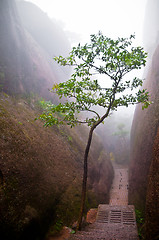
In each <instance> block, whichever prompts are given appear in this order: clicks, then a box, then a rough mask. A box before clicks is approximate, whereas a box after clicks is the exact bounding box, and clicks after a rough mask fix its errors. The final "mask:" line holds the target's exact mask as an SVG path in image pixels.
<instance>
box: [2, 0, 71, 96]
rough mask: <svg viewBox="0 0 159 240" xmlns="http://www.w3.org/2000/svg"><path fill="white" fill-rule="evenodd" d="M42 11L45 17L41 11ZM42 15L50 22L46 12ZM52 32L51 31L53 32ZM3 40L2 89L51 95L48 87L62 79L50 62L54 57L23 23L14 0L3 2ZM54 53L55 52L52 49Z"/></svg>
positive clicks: (14, 92)
mask: <svg viewBox="0 0 159 240" xmlns="http://www.w3.org/2000/svg"><path fill="white" fill-rule="evenodd" d="M35 8H36V7H35ZM39 11H40V10H39ZM26 12H27V11H26ZM40 13H41V14H42V16H43V13H42V11H40ZM43 18H44V19H45V22H46V23H47V20H48V17H47V16H46V15H45V17H44V16H43ZM48 21H49V20H48ZM50 21H51V20H50ZM39 27H40V25H39ZM44 27H45V26H44ZM50 28H51V27H50ZM50 28H49V29H48V30H50ZM54 28H55V27H54V25H52V29H54ZM43 31H44V29H41V34H44V35H45V34H46V32H47V28H46V30H45V32H43ZM52 31H53V30H52ZM54 32H55V33H56V32H57V31H54ZM48 34H49V33H47V35H48ZM51 34H52V32H50V35H51ZM55 36H56V35H55ZM46 39H47V38H46ZM55 39H58V37H57V38H56V37H55ZM47 41H48V40H46V42H47ZM56 41H57V40H55V41H53V42H52V45H54V42H55V45H56ZM63 42H64V43H65V42H67V40H65V38H63ZM0 43H1V44H0V55H1V58H0V88H1V90H3V91H5V92H8V93H11V94H24V93H25V94H26V93H27V94H29V93H30V92H33V93H38V94H39V95H40V96H43V97H47V98H48V96H49V91H48V89H50V88H51V87H52V85H53V82H55V81H57V82H58V81H59V79H58V74H57V73H56V71H55V69H53V67H52V66H53V65H51V64H52V61H53V60H52V59H51V58H50V57H49V55H48V53H47V51H45V49H44V48H43V47H42V46H40V44H39V43H38V42H37V41H36V38H33V35H31V34H30V33H29V32H28V31H27V29H26V28H25V27H24V24H22V23H21V19H20V17H19V14H18V11H17V7H16V3H15V1H14V0H11V1H9V0H2V1H1V2H0ZM65 45H66V44H65ZM48 51H49V50H48ZM65 51H67V49H66V50H65ZM57 52H58V51H56V53H57ZM59 53H60V51H59ZM51 54H52V55H53V54H54V53H52V52H51ZM52 57H53V56H52Z"/></svg>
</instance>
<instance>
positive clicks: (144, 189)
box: [129, 1, 159, 240]
mask: <svg viewBox="0 0 159 240" xmlns="http://www.w3.org/2000/svg"><path fill="white" fill-rule="evenodd" d="M153 4H154V5H155V4H156V5H155V6H156V8H157V9H158V11H159V5H158V3H157V1H154V2H152V1H148V6H149V9H152V6H151V5H153ZM150 6H151V8H150ZM157 6H158V7H157ZM157 9H155V10H156V11H157ZM150 15H151V16H152V15H153V14H152V12H151V14H150ZM153 18H155V16H153ZM149 20H150V22H151V19H150V18H149ZM147 21H148V19H147ZM155 23H156V24H157V23H158V22H155ZM156 26H158V25H156ZM146 27H147V25H146ZM152 27H155V26H154V25H152ZM147 31H148V30H147ZM153 31H155V30H154V29H153ZM150 32H151V29H150ZM156 37H157V36H156ZM149 40H150V39H149ZM145 41H146V40H145ZM157 41H158V39H157V38H156V41H155V39H152V42H151V43H152V48H153V47H154V46H153V43H155V44H156V43H157ZM151 53H152V52H151ZM144 88H147V89H148V90H149V92H150V94H151V100H152V101H153V104H152V105H151V106H149V108H148V109H146V110H144V111H142V110H141V106H138V107H137V108H136V111H135V115H134V121H133V125H132V131H131V153H130V171H129V185H130V186H129V202H130V203H133V204H135V206H136V208H137V209H139V210H140V211H142V212H143V213H145V236H146V240H149V239H151V240H153V239H159V228H158V216H159V184H158V183H159V155H158V153H159V92H158V89H159V45H158V46H157V47H156V49H155V51H154V53H153V56H152V59H149V67H148V70H147V75H146V82H145V84H144Z"/></svg>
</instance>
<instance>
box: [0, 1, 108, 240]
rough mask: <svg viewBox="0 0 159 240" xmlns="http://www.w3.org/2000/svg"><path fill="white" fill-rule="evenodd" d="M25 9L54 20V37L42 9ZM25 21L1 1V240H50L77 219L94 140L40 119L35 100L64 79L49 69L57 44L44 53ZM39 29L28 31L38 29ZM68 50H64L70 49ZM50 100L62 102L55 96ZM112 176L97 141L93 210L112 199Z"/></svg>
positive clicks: (93, 154)
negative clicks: (86, 155)
mask: <svg viewBox="0 0 159 240" xmlns="http://www.w3.org/2000/svg"><path fill="white" fill-rule="evenodd" d="M24 4H25V3H24ZM26 4H27V3H26ZM28 4H29V3H28ZM26 6H29V11H30V12H31V9H32V10H33V13H34V14H35V13H36V14H37V13H38V14H39V15H40V14H42V17H43V22H45V24H46V22H47V23H48V22H49V31H50V29H52V25H51V22H50V21H49V20H48V17H47V16H46V15H44V14H43V13H42V12H41V10H39V9H38V8H37V7H35V6H33V5H32V4H31V5H26ZM32 6H33V8H32ZM23 7H24V6H23ZM21 8H22V6H21ZM19 9H20V7H19ZM19 11H20V10H19ZM21 11H22V10H21ZM23 11H24V12H25V10H24V9H23ZM26 13H27V11H26ZM27 17H28V15H27ZM21 18H22V17H21ZM44 19H45V21H44ZM25 23H26V22H25V19H23V23H22V22H21V20H20V18H19V15H18V11H17V8H16V4H15V2H14V1H13V0H2V1H0V88H1V89H0V90H1V93H0V146H1V147H0V239H3V240H7V239H15V240H17V239H21V240H25V239H27V240H32V239H33V240H35V239H44V235H45V233H46V231H47V230H48V228H49V227H50V226H51V225H53V226H54V228H53V230H56V229H57V228H59V225H60V226H61V225H62V224H71V223H73V222H74V221H75V220H76V219H77V215H78V212H79V205H80V192H81V182H82V169H83V152H84V148H85V142H86V140H87V134H88V129H87V128H83V127H82V126H80V127H78V128H75V129H70V128H67V127H57V126H55V127H52V128H48V129H46V128H44V127H43V125H42V123H41V122H40V121H34V119H35V117H37V116H38V115H39V114H40V112H41V105H40V101H39V98H38V97H37V95H36V94H38V96H40V97H47V98H51V96H49V95H48V88H51V87H52V84H53V83H54V82H55V81H56V82H57V81H59V80H61V78H60V77H59V76H61V75H59V72H60V70H57V72H56V68H55V65H54V66H53V68H52V66H51V65H50V63H49V62H51V61H50V59H51V55H52V53H51V54H50V55H49V49H50V48H51V46H50V48H49V49H46V46H47V44H46V42H47V41H46V40H45V41H46V42H45V41H44V38H43V37H42V38H41V39H40V40H39V41H38V37H37V36H38V34H39V32H37V33H36V35H35V36H34V35H33V33H32V32H31V29H30V28H29V27H27V26H26V25H25ZM34 24H35V25H33V26H30V27H34V29H36V28H37V25H36V23H34ZM46 25H47V24H46ZM46 25H45V26H46ZM45 26H44V28H45ZM44 28H43V29H42V31H44ZM53 28H54V27H53ZM51 31H52V30H51ZM60 34H62V33H61V30H60ZM63 34H64V33H63ZM47 36H49V35H47ZM50 36H52V33H50ZM60 36H61V35H60ZM62 36H64V35H62ZM58 38H59V35H58V31H54V37H51V39H52V40H51V41H52V44H53V45H54V44H55V46H56V47H55V46H54V47H52V50H53V49H54V48H56V49H57V42H58ZM64 42H65V43H66V45H67V40H66V39H64V37H62V39H61V40H60V44H62V43H64ZM64 45H65V44H63V46H62V47H61V49H63V51H67V49H65V47H64ZM66 45H65V46H66ZM56 53H57V52H56ZM10 95H14V96H10ZM24 95H25V97H24ZM52 101H54V102H55V101H57V100H56V99H55V98H52ZM112 178H113V169H112V165H111V163H110V161H109V157H108V156H107V154H106V153H105V151H104V149H103V146H102V143H101V141H100V139H99V137H98V136H97V135H96V136H94V139H93V142H92V148H91V152H90V156H89V179H88V182H89V184H88V195H87V196H88V201H87V209H89V208H90V207H93V206H94V207H95V206H97V204H98V202H103V203H104V202H107V201H108V198H109V189H110V185H111V181H112ZM87 209H86V210H87ZM51 231H52V228H51Z"/></svg>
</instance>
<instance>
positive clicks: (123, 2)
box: [27, 0, 147, 45]
mask: <svg viewBox="0 0 159 240" xmlns="http://www.w3.org/2000/svg"><path fill="white" fill-rule="evenodd" d="M27 1H30V2H32V3H34V4H36V5H37V6H39V7H40V8H41V9H42V10H43V11H44V12H46V13H47V14H48V16H50V17H51V18H55V19H56V20H58V21H60V22H61V23H62V24H63V26H64V29H65V30H67V31H70V32H74V33H76V34H77V35H80V42H81V41H82V42H83V41H84V42H85V41H88V39H89V36H90V34H94V33H97V32H98V31H99V30H100V31H102V33H103V34H105V35H107V36H108V37H118V36H119V37H128V36H129V35H130V34H133V33H134V32H135V34H136V40H137V43H139V44H140V45H142V35H143V21H144V15H145V6H146V3H147V0H98V1H95V0H79V1H77V0H27Z"/></svg>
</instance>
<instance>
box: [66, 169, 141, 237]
mask: <svg viewBox="0 0 159 240" xmlns="http://www.w3.org/2000/svg"><path fill="white" fill-rule="evenodd" d="M70 239H71V240H80V239H83V240H97V239H98V240H99V239H100V240H138V233H137V226H136V219H135V211H134V206H133V205H128V169H127V168H123V169H121V168H119V167H118V166H114V181H113V184H112V188H111V191H110V202H109V204H100V205H99V206H98V211H97V217H96V221H95V222H94V223H92V224H90V225H89V226H88V227H87V228H86V229H85V230H84V231H79V232H77V233H76V234H75V235H73V236H71V238H70Z"/></svg>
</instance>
